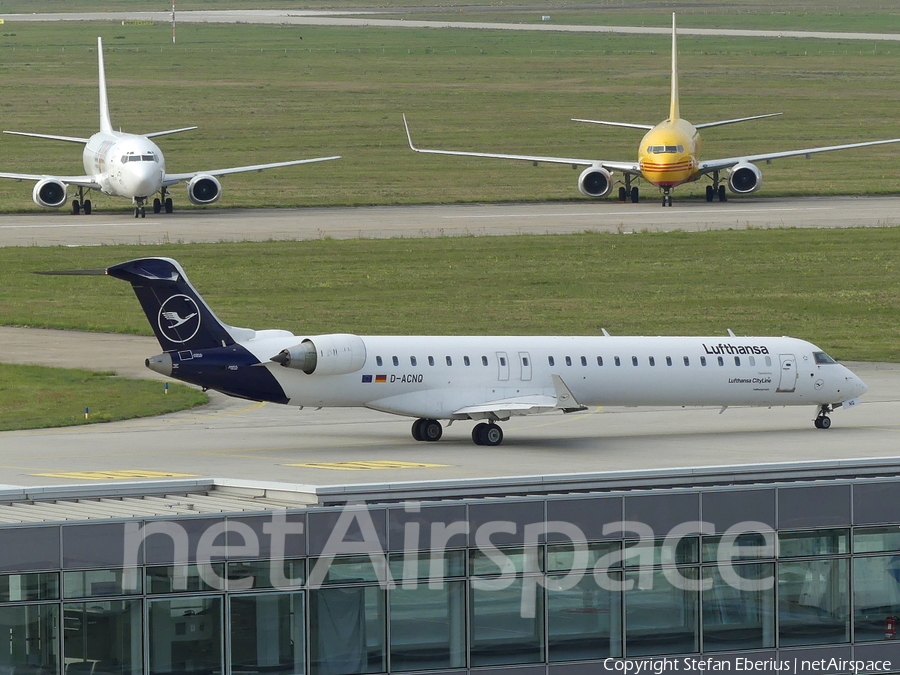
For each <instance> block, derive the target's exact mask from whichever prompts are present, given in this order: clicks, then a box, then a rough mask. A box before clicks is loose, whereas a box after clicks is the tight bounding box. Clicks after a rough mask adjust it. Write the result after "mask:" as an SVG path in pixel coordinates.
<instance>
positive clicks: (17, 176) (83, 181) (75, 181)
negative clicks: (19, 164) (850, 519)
mask: <svg viewBox="0 0 900 675" xmlns="http://www.w3.org/2000/svg"><path fill="white" fill-rule="evenodd" d="M0 178H9V179H11V180H19V181H22V180H33V181H35V182H37V181H39V180H44V179H45V178H52V179H54V180H58V181H60V182H62V183H65V184H66V185H74V186H75V187H83V188H92V189H94V190H99V189H100V184H99V183H97V182H96V181H95V180H94V177H93V176H49V175H47V174H40V173H0Z"/></svg>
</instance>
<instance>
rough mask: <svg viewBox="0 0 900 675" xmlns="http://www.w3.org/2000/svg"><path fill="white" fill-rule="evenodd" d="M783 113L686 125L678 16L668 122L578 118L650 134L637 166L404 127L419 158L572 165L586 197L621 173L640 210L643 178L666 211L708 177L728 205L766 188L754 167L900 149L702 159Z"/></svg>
mask: <svg viewBox="0 0 900 675" xmlns="http://www.w3.org/2000/svg"><path fill="white" fill-rule="evenodd" d="M777 115H781V113H769V114H768V115H754V116H753V117H739V118H737V119H733V120H722V121H720V122H707V123H706V124H696V125H695V124H691V123H690V122H688V121H687V120H685V119H682V117H681V113H680V111H679V106H678V51H677V48H676V30H675V15H674V14H673V15H672V97H671V103H670V107H669V117H668V119H666V120H664V121H662V122H660V123H659V124H657V125H656V126H652V125H649V124H631V123H628V122H606V121H602V120H585V119H577V118H573V120H572V121H573V122H588V123H590V124H605V125H607V126H614V127H631V128H634V129H647V130H648V131H647V133H646V134H645V135H644V138H643V139H641V144H640V145H639V146H638V160H637V162H608V161H604V160H597V159H574V158H571V157H539V156H532V155H503V154H496V153H488V152H460V151H455V150H424V149H422V148H417V147H416V146H415V145H413V142H412V136H411V135H410V133H409V125H408V124H407V122H406V115H404V116H403V124H404V126H405V127H406V138H407V140H408V141H409V147H410V148H411V149H413V150H415V151H416V152H424V153H432V154H437V155H462V156H468V157H493V158H496V159H518V160H525V161H529V162H532V163H534V165H535V166H537V165H538V164H539V163H540V162H548V163H554V164H571V165H572V168H573V169H574V168H578V167H580V166H586V167H587V168H586V169H585V170H584V171H582V172H581V175H580V176H579V177H578V190H579V191H580V192H581V194H583V195H584V196H586V197H598V198H599V197H606V196H608V195H609V194H610V193H611V192H612V189H613V185H614V184H615V183H616V182H617V181H615V180H614V179H613V173H615V172H617V171H618V172H619V173H621V174H622V176H623V181H622V182H623V183H624V184H623V185H621V186H620V187H619V201H620V202H625V201H628V200H629V199H630V200H631V201H632V202H634V203H635V204H636V203H637V202H638V198H639V193H638V188H637V187H636V186H633V185H632V183H633V182H634V181H635V180H636V179H639V178H642V179H644V180H645V181H647V182H648V183H650V184H652V185H655V186H657V187H658V188H659V189H660V190H661V191H662V205H663V206H671V205H672V188H674V187H676V186H678V185H681V184H682V183H690V182H692V181H695V180H698V179H699V178H701V177H703V176H706V177H707V178H709V179H710V181H711V183H712V184H711V185H707V186H706V201H708V202H711V201H713V200H714V199H716V198H718V200H719V201H720V202H724V201H726V200H727V197H726V193H725V184H726V183H727V184H728V187H729V188H730V189H731V191H732V192H734V193H735V194H750V193H751V192H756V191H757V190H759V188H760V187H762V172H761V171H760V170H759V167H757V166H756V165H755V164H754V162H762V161H764V162H766V163H769V162H771V161H772V160H773V159H781V158H783V157H797V156H801V155H806V156H807V157H808V156H809V155H812V154H814V153H818V152H828V151H830V150H848V149H850V148H862V147H865V146H868V145H883V144H885V143H898V142H900V138H891V139H888V140H884V141H866V142H864V143H849V144H847V145H830V146H827V147H821V148H804V149H803V150H787V151H785V152H767V153H762V154H755V155H741V156H737V157H725V158H723V159H711V160H701V159H700V149H701V142H700V134H699V130H700V129H706V128H708V127H718V126H722V125H725V124H734V123H736V122H746V121H748V120H756V119H762V118H764V117H775V116H777Z"/></svg>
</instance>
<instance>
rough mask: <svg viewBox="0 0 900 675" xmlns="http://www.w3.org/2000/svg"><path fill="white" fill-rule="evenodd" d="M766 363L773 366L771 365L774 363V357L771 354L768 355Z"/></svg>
mask: <svg viewBox="0 0 900 675" xmlns="http://www.w3.org/2000/svg"><path fill="white" fill-rule="evenodd" d="M766 365H767V366H771V365H772V357H771V356H767V357H766Z"/></svg>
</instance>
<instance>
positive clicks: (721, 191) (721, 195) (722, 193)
mask: <svg viewBox="0 0 900 675" xmlns="http://www.w3.org/2000/svg"><path fill="white" fill-rule="evenodd" d="M719 201H720V202H727V201H728V195H727V194H726V193H725V186H724V185H720V186H719Z"/></svg>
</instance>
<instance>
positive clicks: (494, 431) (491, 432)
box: [484, 424, 503, 446]
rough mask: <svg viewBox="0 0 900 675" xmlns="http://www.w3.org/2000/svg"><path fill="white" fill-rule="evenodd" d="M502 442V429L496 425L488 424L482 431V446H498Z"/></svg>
mask: <svg viewBox="0 0 900 675" xmlns="http://www.w3.org/2000/svg"><path fill="white" fill-rule="evenodd" d="M502 442H503V429H501V428H500V427H498V426H497V425H496V424H488V425H487V429H485V430H484V445H490V446H495V445H500V444H501V443H502Z"/></svg>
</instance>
